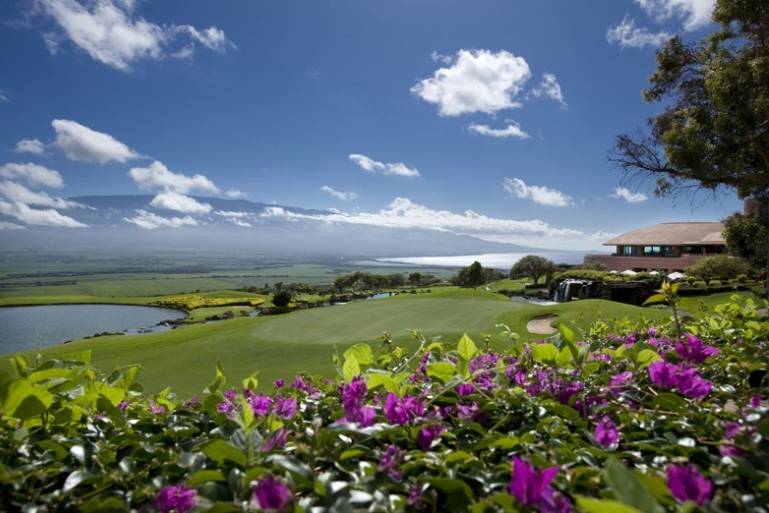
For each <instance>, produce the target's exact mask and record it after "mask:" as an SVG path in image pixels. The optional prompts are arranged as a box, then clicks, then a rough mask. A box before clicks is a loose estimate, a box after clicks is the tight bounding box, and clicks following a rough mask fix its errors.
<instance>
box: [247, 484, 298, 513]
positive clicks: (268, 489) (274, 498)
mask: <svg viewBox="0 0 769 513" xmlns="http://www.w3.org/2000/svg"><path fill="white" fill-rule="evenodd" d="M254 502H255V503H256V505H257V506H258V507H259V508H260V509H268V510H272V511H284V510H285V509H286V507H287V506H288V505H289V504H290V503H291V490H289V488H288V486H286V485H285V484H283V481H281V480H280V479H278V478H276V477H274V476H265V477H263V478H262V479H260V480H259V481H257V483H256V485H255V486H254Z"/></svg>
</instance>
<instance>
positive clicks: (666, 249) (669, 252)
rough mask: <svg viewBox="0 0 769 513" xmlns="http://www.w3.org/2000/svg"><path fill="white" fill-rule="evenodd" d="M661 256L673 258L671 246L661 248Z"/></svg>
mask: <svg viewBox="0 0 769 513" xmlns="http://www.w3.org/2000/svg"><path fill="white" fill-rule="evenodd" d="M662 256H666V257H672V256H673V246H662Z"/></svg>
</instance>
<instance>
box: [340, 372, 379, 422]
mask: <svg viewBox="0 0 769 513" xmlns="http://www.w3.org/2000/svg"><path fill="white" fill-rule="evenodd" d="M367 391H368V389H367V387H366V383H365V382H364V381H363V379H362V378H360V377H355V378H353V380H352V381H351V382H350V383H349V384H348V385H342V386H341V387H340V388H339V393H340V394H341V396H342V407H343V408H344V415H345V418H344V419H342V420H343V421H347V422H357V423H359V424H360V425H361V426H363V427H368V426H370V425H371V424H373V423H374V418H375V417H376V411H375V410H374V408H371V407H370V406H364V403H365V401H366V392H367Z"/></svg>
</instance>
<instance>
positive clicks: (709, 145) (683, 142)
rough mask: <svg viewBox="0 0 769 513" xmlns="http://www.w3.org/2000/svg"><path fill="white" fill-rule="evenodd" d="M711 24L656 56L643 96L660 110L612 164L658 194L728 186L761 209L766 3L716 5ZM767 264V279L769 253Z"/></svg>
mask: <svg viewBox="0 0 769 513" xmlns="http://www.w3.org/2000/svg"><path fill="white" fill-rule="evenodd" d="M713 21H714V22H715V23H716V24H718V26H719V29H718V30H717V31H716V32H714V33H712V34H710V35H708V36H706V37H705V38H703V39H702V40H701V41H698V42H695V43H685V42H684V41H683V40H682V39H681V38H680V37H674V38H672V39H670V40H669V41H668V42H667V43H666V44H665V45H664V46H663V47H662V48H661V49H660V50H659V51H658V52H657V69H656V71H655V72H654V74H653V75H652V76H651V78H650V83H651V84H650V87H649V88H648V89H646V90H644V91H643V97H644V99H645V100H646V101H647V102H659V103H661V104H663V105H664V106H665V107H664V109H663V111H662V112H661V113H660V114H658V115H656V116H654V117H652V118H651V119H649V130H648V131H647V132H641V133H640V134H638V135H636V136H631V135H628V134H622V135H620V136H618V137H617V141H616V144H615V146H614V148H613V150H612V152H611V153H610V155H609V160H610V161H611V162H613V163H614V164H616V165H617V166H619V167H620V168H621V169H623V170H624V171H625V172H626V173H627V174H628V176H629V177H644V178H652V179H653V180H654V181H655V183H656V190H655V192H656V193H657V194H658V195H669V194H681V193H682V192H686V191H693V190H706V191H711V192H715V191H717V190H718V189H720V188H722V187H727V188H731V189H733V190H736V191H737V194H739V196H740V197H743V198H746V197H755V198H757V199H759V200H760V201H761V202H762V203H764V205H765V206H766V205H769V1H767V0H717V1H716V6H715V10H714V12H713ZM763 210H764V211H767V212H769V208H764V209H763ZM766 266H767V274H768V275H769V254H767V255H766ZM766 287H767V289H766V292H767V295H769V276H768V277H767V285H766Z"/></svg>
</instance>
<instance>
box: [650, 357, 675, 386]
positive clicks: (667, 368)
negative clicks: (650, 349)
mask: <svg viewBox="0 0 769 513" xmlns="http://www.w3.org/2000/svg"><path fill="white" fill-rule="evenodd" d="M647 371H648V372H649V379H651V381H652V383H654V384H655V385H656V386H658V387H660V388H673V387H674V386H676V384H678V377H677V374H678V366H677V365H674V364H672V363H669V362H665V361H656V362H654V363H652V364H651V365H649V366H648V367H647Z"/></svg>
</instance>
